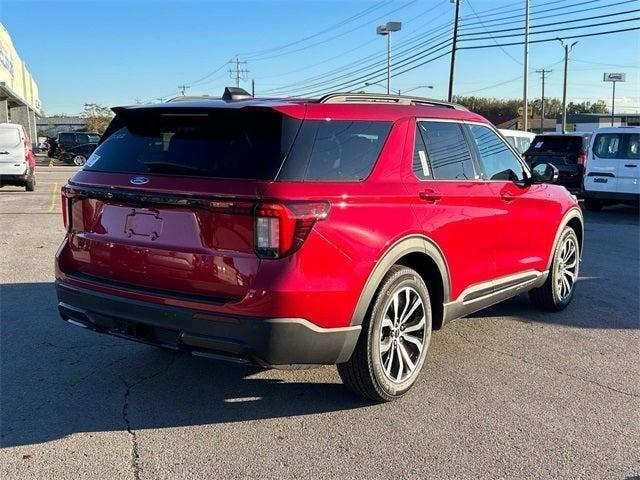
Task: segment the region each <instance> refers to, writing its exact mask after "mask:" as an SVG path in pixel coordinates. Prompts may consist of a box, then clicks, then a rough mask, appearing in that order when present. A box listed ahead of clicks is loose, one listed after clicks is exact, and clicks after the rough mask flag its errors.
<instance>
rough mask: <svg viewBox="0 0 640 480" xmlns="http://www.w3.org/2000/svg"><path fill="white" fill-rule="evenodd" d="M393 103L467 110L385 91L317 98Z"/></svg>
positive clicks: (328, 101)
mask: <svg viewBox="0 0 640 480" xmlns="http://www.w3.org/2000/svg"><path fill="white" fill-rule="evenodd" d="M369 102H370V103H393V104H397V105H431V106H434V107H446V108H453V109H455V110H463V111H468V109H467V108H465V107H463V106H462V105H458V104H457V103H451V102H445V101H444V100H433V99H431V98H422V97H410V96H406V95H390V94H386V93H349V92H347V93H329V94H327V95H325V96H324V97H321V98H320V99H319V100H318V103H369Z"/></svg>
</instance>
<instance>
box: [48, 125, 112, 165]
mask: <svg viewBox="0 0 640 480" xmlns="http://www.w3.org/2000/svg"><path fill="white" fill-rule="evenodd" d="M99 142H100V134H98V133H93V132H61V133H59V134H58V137H57V139H56V141H55V142H52V143H53V146H52V148H51V149H50V152H49V156H50V157H56V158H61V157H63V156H64V157H68V155H65V154H66V153H67V152H68V151H69V150H71V149H73V148H76V147H78V146H80V145H87V144H93V145H97V144H98V143H99ZM86 158H88V157H85V159H86Z"/></svg>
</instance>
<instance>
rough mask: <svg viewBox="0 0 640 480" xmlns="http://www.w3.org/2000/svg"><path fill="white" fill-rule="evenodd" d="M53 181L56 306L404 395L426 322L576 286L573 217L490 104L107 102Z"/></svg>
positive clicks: (577, 237)
mask: <svg viewBox="0 0 640 480" xmlns="http://www.w3.org/2000/svg"><path fill="white" fill-rule="evenodd" d="M114 110H115V112H116V116H115V119H114V120H113V121H112V123H111V125H110V126H109V128H108V130H107V132H106V133H105V135H104V137H103V138H102V140H101V143H100V145H99V147H98V148H97V149H96V151H95V152H94V154H93V155H92V156H91V157H90V158H89V159H88V160H87V162H86V164H85V166H84V168H83V169H82V170H81V171H79V172H77V173H76V174H75V175H74V176H73V178H71V180H70V181H69V183H68V185H66V186H65V187H64V188H63V190H62V196H63V198H62V200H63V206H64V208H63V211H64V221H65V225H66V228H67V234H66V236H65V239H64V241H63V243H62V245H61V247H60V249H59V251H58V253H57V256H56V278H57V281H56V286H57V294H58V299H59V310H60V314H61V316H62V318H63V319H65V320H67V321H68V322H70V323H73V324H74V325H78V326H82V327H86V328H89V329H91V330H95V331H98V332H102V333H108V334H112V335H117V336H121V337H125V338H129V339H132V340H137V341H141V342H146V343H151V344H155V345H159V346H163V347H168V348H171V349H176V350H185V351H189V352H192V353H193V354H196V355H202V356H207V357H214V358H219V359H228V360H235V361H240V362H251V363H255V364H259V365H263V366H268V367H291V366H302V365H318V364H338V371H339V372H340V376H341V377H342V379H343V380H344V382H345V383H346V385H347V386H348V387H350V388H351V389H353V390H355V391H356V392H358V393H360V394H362V395H365V396H367V397H370V398H373V399H376V400H391V399H394V398H397V397H399V396H401V395H403V394H404V393H405V392H407V391H408V390H409V388H410V387H411V386H412V385H413V384H414V382H415V381H416V378H417V376H418V374H419V372H420V369H421V368H422V365H423V363H424V360H425V356H426V352H427V348H428V346H429V341H430V338H431V331H432V330H433V329H439V328H441V327H442V325H443V324H444V323H445V322H446V321H448V320H451V319H454V318H458V317H461V316H464V315H467V314H470V313H472V312H474V311H476V310H479V309H482V308H485V307H487V306H489V305H492V304H495V303H497V302H500V301H502V300H505V299H507V298H509V297H513V296H514V295H517V294H519V293H521V292H525V291H529V295H530V297H531V299H532V301H533V302H534V303H535V304H536V305H538V306H540V307H543V308H545V309H548V310H560V309H562V308H564V307H566V306H567V304H568V303H569V302H570V301H571V298H572V296H573V294H574V289H575V281H576V278H577V275H578V270H579V264H580V252H581V251H582V238H583V219H582V215H581V213H580V209H579V208H578V204H577V203H576V199H575V197H573V196H572V195H571V194H569V192H567V190H566V189H565V188H563V187H560V186H556V185H551V184H549V183H550V182H551V183H552V182H553V180H554V178H555V177H557V170H556V169H555V168H554V167H553V166H550V165H547V164H540V165H538V166H536V167H535V168H534V169H533V171H530V170H529V169H528V167H527V166H526V165H525V164H524V163H523V162H522V160H521V158H520V156H519V155H518V153H517V152H516V151H515V150H513V149H512V148H511V147H510V146H509V145H508V144H507V143H506V142H505V140H504V139H503V138H502V137H501V136H500V135H499V133H498V132H497V131H496V129H495V128H494V127H493V126H492V125H491V124H490V123H488V122H487V121H486V120H485V119H484V118H482V117H480V116H478V115H476V114H474V113H471V112H469V111H467V110H466V109H464V108H462V107H459V106H457V105H453V104H448V103H444V102H438V101H431V100H426V99H417V98H408V97H394V96H385V95H378V96H372V95H368V94H367V95H365V94H331V95H327V96H325V97H324V98H321V99H320V100H310V99H284V100H280V99H275V100H274V99H271V100H265V99H262V100H261V99H252V98H249V99H247V98H242V99H236V97H235V95H233V92H231V91H229V90H228V91H226V93H225V96H223V98H222V99H219V100H211V99H202V100H198V99H195V100H188V101H181V102H172V103H165V104H159V105H151V106H147V105H145V106H134V107H127V108H117V109H114Z"/></svg>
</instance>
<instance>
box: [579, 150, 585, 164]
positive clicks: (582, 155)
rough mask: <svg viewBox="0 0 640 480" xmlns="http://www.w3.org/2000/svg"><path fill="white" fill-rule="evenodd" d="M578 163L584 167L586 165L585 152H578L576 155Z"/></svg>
mask: <svg viewBox="0 0 640 480" xmlns="http://www.w3.org/2000/svg"><path fill="white" fill-rule="evenodd" d="M578 165H582V166H583V167H585V166H586V165H587V152H584V151H583V152H580V155H578Z"/></svg>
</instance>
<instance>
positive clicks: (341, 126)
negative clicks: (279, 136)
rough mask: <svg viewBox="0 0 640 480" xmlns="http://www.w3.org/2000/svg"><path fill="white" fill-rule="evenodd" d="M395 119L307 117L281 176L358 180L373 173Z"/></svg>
mask: <svg viewBox="0 0 640 480" xmlns="http://www.w3.org/2000/svg"><path fill="white" fill-rule="evenodd" d="M390 129H391V122H378V121H353V120H305V121H304V123H303V124H302V127H301V128H300V133H299V134H298V137H297V138H296V141H295V144H294V146H293V148H292V149H291V154H290V155H289V157H288V158H287V160H286V162H285V165H284V167H283V169H282V172H281V173H280V175H279V177H278V179H279V180H283V181H346V182H358V181H362V180H364V179H365V178H367V177H368V176H369V174H370V173H371V170H372V169H373V165H374V164H375V162H376V160H377V158H378V155H379V154H380V151H381V150H382V146H383V145H384V142H385V140H386V139H387V135H388V134H389V130H390Z"/></svg>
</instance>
